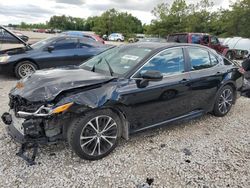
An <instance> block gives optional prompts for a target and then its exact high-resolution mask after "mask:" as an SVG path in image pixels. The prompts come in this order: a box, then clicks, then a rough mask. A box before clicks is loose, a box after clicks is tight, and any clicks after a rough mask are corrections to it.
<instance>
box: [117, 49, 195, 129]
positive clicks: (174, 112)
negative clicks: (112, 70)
mask: <svg viewBox="0 0 250 188" xmlns="http://www.w3.org/2000/svg"><path fill="white" fill-rule="evenodd" d="M185 69H186V66H185V60H184V53H183V49H182V48H179V47H178V48H170V49H167V50H163V51H161V52H159V53H158V54H157V55H155V56H154V57H153V58H151V59H150V60H149V61H148V62H147V63H145V64H144V65H143V66H142V67H141V68H140V69H139V70H138V71H137V72H136V73H135V74H134V75H133V78H134V79H131V80H130V84H129V85H126V86H124V87H122V88H120V89H119V90H118V91H119V94H120V95H121V102H122V103H123V104H124V105H125V106H127V109H126V110H127V113H128V114H130V115H129V116H128V119H129V121H130V122H132V123H133V124H131V129H132V131H133V130H137V129H141V128H144V127H147V126H150V125H153V124H156V123H160V122H163V121H166V120H169V119H171V118H174V117H177V116H181V115H184V114H186V113H188V112H189V111H190V101H189V98H190V97H191V96H190V92H189V87H190V86H189V81H190V75H189V73H185ZM145 71H158V72H160V73H161V74H162V75H163V79H162V80H161V81H148V85H147V86H146V87H144V88H140V87H138V86H139V85H138V83H140V82H141V81H142V80H143V79H142V78H141V73H144V72H145ZM143 81H145V80H143Z"/></svg>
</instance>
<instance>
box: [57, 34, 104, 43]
mask: <svg viewBox="0 0 250 188" xmlns="http://www.w3.org/2000/svg"><path fill="white" fill-rule="evenodd" d="M62 34H64V35H69V36H80V37H87V38H89V39H92V40H94V41H96V42H100V43H102V44H105V42H104V40H103V39H102V38H101V37H99V36H98V35H96V34H94V33H86V32H83V31H65V32H63V33H62Z"/></svg>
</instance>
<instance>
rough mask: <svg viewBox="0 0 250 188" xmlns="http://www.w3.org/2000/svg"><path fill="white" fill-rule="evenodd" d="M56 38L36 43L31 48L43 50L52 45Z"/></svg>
mask: <svg viewBox="0 0 250 188" xmlns="http://www.w3.org/2000/svg"><path fill="white" fill-rule="evenodd" d="M54 39H55V38H54V37H50V38H47V39H44V40H41V41H39V42H36V43H34V44H32V45H31V47H32V48H33V49H39V48H42V47H44V46H46V45H48V44H50V43H51V42H52V41H54Z"/></svg>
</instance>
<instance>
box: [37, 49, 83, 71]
mask: <svg viewBox="0 0 250 188" xmlns="http://www.w3.org/2000/svg"><path fill="white" fill-rule="evenodd" d="M77 58H78V57H77V54H76V53H75V49H67V50H54V51H52V52H48V51H42V52H41V53H40V54H39V56H38V57H36V60H37V62H38V63H39V67H40V68H48V67H60V66H68V65H76V64H77V62H76V59H77Z"/></svg>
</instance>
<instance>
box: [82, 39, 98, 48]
mask: <svg viewBox="0 0 250 188" xmlns="http://www.w3.org/2000/svg"><path fill="white" fill-rule="evenodd" d="M96 45H98V43H96V41H94V40H92V39H90V38H87V37H83V38H81V39H80V42H79V48H91V47H94V46H96Z"/></svg>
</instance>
